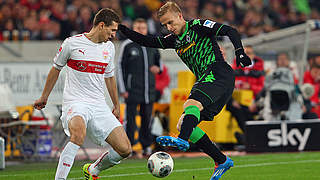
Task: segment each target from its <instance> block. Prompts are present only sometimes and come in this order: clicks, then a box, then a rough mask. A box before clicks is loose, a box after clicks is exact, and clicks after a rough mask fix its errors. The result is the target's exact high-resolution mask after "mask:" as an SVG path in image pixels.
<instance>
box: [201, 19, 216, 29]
mask: <svg viewBox="0 0 320 180" xmlns="http://www.w3.org/2000/svg"><path fill="white" fill-rule="evenodd" d="M215 23H216V22H213V21H210V20H206V21H205V22H204V23H203V26H206V27H208V28H213V25H214V24H215Z"/></svg>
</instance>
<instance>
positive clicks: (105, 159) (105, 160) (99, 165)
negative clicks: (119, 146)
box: [89, 149, 123, 176]
mask: <svg viewBox="0 0 320 180" xmlns="http://www.w3.org/2000/svg"><path fill="white" fill-rule="evenodd" d="M122 159H123V157H121V156H120V155H119V154H118V153H117V152H116V151H115V150H114V149H110V150H109V151H107V152H105V153H103V154H102V155H101V156H100V157H99V158H98V159H97V160H96V162H94V163H93V164H91V165H90V167H89V172H90V173H91V174H92V175H95V176H98V175H99V173H100V172H101V171H102V170H105V169H108V168H110V167H112V166H114V165H117V164H119V163H120V160H122Z"/></svg>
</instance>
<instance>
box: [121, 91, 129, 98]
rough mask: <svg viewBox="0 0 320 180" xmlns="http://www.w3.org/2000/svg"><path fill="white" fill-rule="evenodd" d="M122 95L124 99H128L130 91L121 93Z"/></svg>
mask: <svg viewBox="0 0 320 180" xmlns="http://www.w3.org/2000/svg"><path fill="white" fill-rule="evenodd" d="M120 96H121V97H123V98H124V99H127V98H128V97H129V93H128V92H124V93H120Z"/></svg>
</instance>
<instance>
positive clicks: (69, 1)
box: [0, 0, 320, 41]
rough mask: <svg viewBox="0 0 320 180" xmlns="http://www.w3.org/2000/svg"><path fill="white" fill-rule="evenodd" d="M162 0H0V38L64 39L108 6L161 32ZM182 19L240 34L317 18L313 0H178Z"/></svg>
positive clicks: (83, 29)
mask: <svg viewBox="0 0 320 180" xmlns="http://www.w3.org/2000/svg"><path fill="white" fill-rule="evenodd" d="M163 2H164V1H163V0H0V41H5V40H54V39H58V40H63V39H65V38H66V37H68V36H71V35H74V34H78V33H82V32H87V31H89V30H90V27H91V25H92V24H91V22H92V18H93V15H94V14H95V13H96V12H97V11H98V10H99V9H100V8H105V7H109V8H112V9H114V10H116V11H117V12H118V13H119V15H120V16H121V17H122V19H123V23H125V24H129V25H130V24H131V22H132V21H133V20H135V19H136V18H144V19H147V20H148V27H149V33H150V34H157V33H164V30H162V29H161V26H160V24H159V23H158V20H157V18H156V11H157V9H158V8H159V7H160V6H161V4H162V3H163ZM177 3H178V4H179V5H180V7H182V9H183V13H184V16H185V18H186V19H188V20H190V19H194V18H206V19H212V20H214V21H216V22H220V23H225V24H229V25H231V26H233V27H235V28H237V29H238V31H239V32H240V33H241V35H242V36H243V37H251V36H255V35H259V34H261V33H266V32H271V31H274V30H278V29H280V28H285V27H289V26H292V25H296V24H299V23H302V22H305V21H306V20H307V19H320V13H319V12H320V1H317V0H309V1H306V0H185V1H182V0H178V1H177Z"/></svg>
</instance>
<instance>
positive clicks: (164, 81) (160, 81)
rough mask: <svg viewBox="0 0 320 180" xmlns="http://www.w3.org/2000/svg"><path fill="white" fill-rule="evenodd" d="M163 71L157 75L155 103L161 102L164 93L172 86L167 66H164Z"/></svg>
mask: <svg viewBox="0 0 320 180" xmlns="http://www.w3.org/2000/svg"><path fill="white" fill-rule="evenodd" d="M161 65H162V71H161V72H160V73H158V74H156V100H155V102H159V101H160V99H161V97H162V95H163V91H164V89H165V88H167V87H168V86H169V84H170V76H169V72H168V68H167V66H166V65H164V64H162V63H161Z"/></svg>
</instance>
